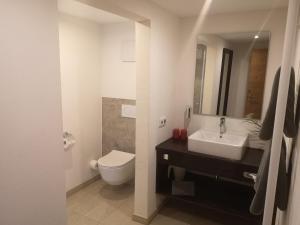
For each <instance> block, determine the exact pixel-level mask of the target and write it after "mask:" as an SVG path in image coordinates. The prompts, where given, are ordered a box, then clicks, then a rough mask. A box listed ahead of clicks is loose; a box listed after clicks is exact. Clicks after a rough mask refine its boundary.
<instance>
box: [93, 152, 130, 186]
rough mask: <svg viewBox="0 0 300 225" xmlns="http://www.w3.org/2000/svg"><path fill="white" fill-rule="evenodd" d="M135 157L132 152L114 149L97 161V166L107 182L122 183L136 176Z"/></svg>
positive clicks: (112, 183) (111, 183)
mask: <svg viewBox="0 0 300 225" xmlns="http://www.w3.org/2000/svg"><path fill="white" fill-rule="evenodd" d="M134 159H135V155H134V154H132V153H127V152H121V151H118V150H112V151H111V152H110V153H108V154H107V155H105V156H103V157H101V158H100V159H99V160H98V161H97V167H98V170H99V173H100V174H101V177H102V179H103V180H104V181H105V182H106V183H108V184H110V185H121V184H124V183H127V182H129V181H130V180H132V179H133V178H134Z"/></svg>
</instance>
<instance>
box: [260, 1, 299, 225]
mask: <svg viewBox="0 0 300 225" xmlns="http://www.w3.org/2000/svg"><path fill="white" fill-rule="evenodd" d="M299 3H300V0H290V1H289V6H288V16H287V25H286V29H285V37H284V46H283V57H282V63H281V64H282V65H281V73H280V82H279V90H278V98H277V107H276V116H275V124H274V133H273V141H272V146H271V159H270V167H269V177H268V186H267V193H266V203H265V210H264V218H263V225H271V224H272V218H273V210H274V202H275V193H276V184H277V177H278V168H279V159H280V152H281V144H282V135H283V127H284V119H285V112H286V104H287V95H288V88H289V81H290V69H291V63H292V53H293V48H294V43H295V38H296V28H297V21H298V13H299ZM278 54H280V53H278Z"/></svg>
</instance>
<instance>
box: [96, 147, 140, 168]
mask: <svg viewBox="0 0 300 225" xmlns="http://www.w3.org/2000/svg"><path fill="white" fill-rule="evenodd" d="M134 157H135V155H134V154H132V153H127V152H121V151H118V150H112V151H111V152H110V153H108V154H107V155H105V156H103V157H101V158H100V159H99V160H98V165H99V166H101V167H121V166H124V165H125V164H127V163H129V162H130V161H131V160H133V159H134Z"/></svg>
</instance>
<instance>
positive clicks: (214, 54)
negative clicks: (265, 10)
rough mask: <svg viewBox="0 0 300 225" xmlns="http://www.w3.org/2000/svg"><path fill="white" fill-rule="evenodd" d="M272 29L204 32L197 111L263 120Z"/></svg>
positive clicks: (200, 39) (200, 38)
mask: <svg viewBox="0 0 300 225" xmlns="http://www.w3.org/2000/svg"><path fill="white" fill-rule="evenodd" d="M269 42H270V32H268V31H263V32H258V31H257V32H247V33H244V32H243V33H218V34H201V35H199V36H198V40H197V50H196V52H197V53H196V68H195V82H194V100H193V112H194V114H206V115H216V116H228V117H233V118H244V117H251V118H253V119H261V113H262V105H263V95H264V87H265V77H266V68H267V62H268V49H269Z"/></svg>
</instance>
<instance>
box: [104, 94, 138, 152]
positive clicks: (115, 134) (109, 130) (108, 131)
mask: <svg viewBox="0 0 300 225" xmlns="http://www.w3.org/2000/svg"><path fill="white" fill-rule="evenodd" d="M122 105H135V100H129V99H119V98H107V97H103V98H102V155H106V154H108V153H109V152H111V150H119V151H123V152H129V153H134V154H135V118H128V117H123V116H122Z"/></svg>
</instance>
